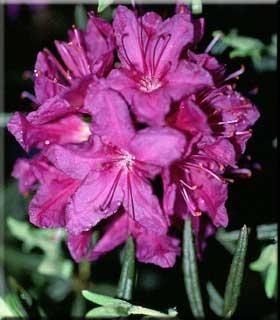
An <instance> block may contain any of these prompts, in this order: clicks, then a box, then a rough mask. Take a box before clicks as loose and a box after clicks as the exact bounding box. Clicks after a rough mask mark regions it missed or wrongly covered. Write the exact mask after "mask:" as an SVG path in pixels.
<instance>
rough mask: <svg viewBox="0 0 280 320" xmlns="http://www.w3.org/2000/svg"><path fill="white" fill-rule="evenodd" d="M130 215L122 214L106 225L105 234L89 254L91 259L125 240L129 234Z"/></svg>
mask: <svg viewBox="0 0 280 320" xmlns="http://www.w3.org/2000/svg"><path fill="white" fill-rule="evenodd" d="M128 220H129V218H128V216H127V215H126V214H122V215H121V216H119V217H117V218H116V219H114V220H113V221H112V222H110V223H109V225H108V226H106V230H105V232H104V234H103V236H102V237H101V238H100V239H99V240H98V242H97V243H96V245H95V246H94V248H93V250H92V251H91V252H90V254H89V255H88V258H89V260H93V261H95V260H97V259H99V258H100V257H101V256H103V255H104V254H106V253H107V252H109V251H111V250H113V249H115V248H116V247H117V246H119V245H120V244H122V243H123V242H125V240H126V239H127V237H128V235H129V229H128V228H129V225H128Z"/></svg>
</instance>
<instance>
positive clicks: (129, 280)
mask: <svg viewBox="0 0 280 320" xmlns="http://www.w3.org/2000/svg"><path fill="white" fill-rule="evenodd" d="M134 277H135V248H134V242H133V239H132V238H131V237H129V238H128V239H127V242H126V244H125V247H124V256H123V265H122V271H121V276H120V280H119V285H118V292H117V296H118V297H119V298H122V299H125V300H130V299H131V297H132V291H133V285H134Z"/></svg>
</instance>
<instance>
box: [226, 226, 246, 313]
mask: <svg viewBox="0 0 280 320" xmlns="http://www.w3.org/2000/svg"><path fill="white" fill-rule="evenodd" d="M247 245H248V229H247V227H246V225H244V226H243V227H242V229H241V231H240V235H239V239H238V242H237V248H236V251H235V254H234V256H233V260H232V263H231V267H230V271H229V275H228V279H227V283H226V289H225V297H224V310H223V316H224V317H225V318H230V317H231V316H232V315H233V313H234V311H235V309H236V307H237V303H238V297H239V295H240V288H241V282H242V278H243V271H244V264H245V258H246V252H247Z"/></svg>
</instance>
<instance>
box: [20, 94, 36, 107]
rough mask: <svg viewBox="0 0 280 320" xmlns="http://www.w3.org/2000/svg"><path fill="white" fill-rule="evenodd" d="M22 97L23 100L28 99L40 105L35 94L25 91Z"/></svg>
mask: <svg viewBox="0 0 280 320" xmlns="http://www.w3.org/2000/svg"><path fill="white" fill-rule="evenodd" d="M20 97H21V99H26V98H27V99H29V100H30V101H32V102H34V103H35V104H38V101H37V100H36V97H35V96H34V95H33V94H31V93H29V92H27V91H23V92H22V93H21V95H20Z"/></svg>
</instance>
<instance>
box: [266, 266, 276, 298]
mask: <svg viewBox="0 0 280 320" xmlns="http://www.w3.org/2000/svg"><path fill="white" fill-rule="evenodd" d="M277 273H278V271H277V265H276V266H275V265H273V264H271V265H270V266H269V267H268V270H267V273H266V279H265V286H264V288H265V293H266V295H267V297H268V298H272V297H274V296H276V294H277Z"/></svg>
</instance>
